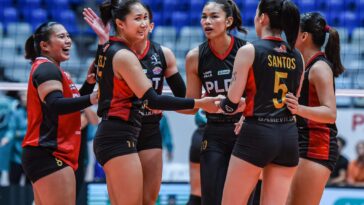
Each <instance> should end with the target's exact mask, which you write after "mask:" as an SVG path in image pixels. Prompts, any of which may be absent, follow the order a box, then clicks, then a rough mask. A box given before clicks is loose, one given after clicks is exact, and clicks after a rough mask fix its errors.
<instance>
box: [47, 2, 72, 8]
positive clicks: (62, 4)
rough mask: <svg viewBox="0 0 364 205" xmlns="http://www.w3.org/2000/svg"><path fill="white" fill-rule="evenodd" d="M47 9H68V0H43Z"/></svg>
mask: <svg viewBox="0 0 364 205" xmlns="http://www.w3.org/2000/svg"><path fill="white" fill-rule="evenodd" d="M44 1H45V5H46V7H47V9H48V10H64V9H69V5H70V2H69V0H44Z"/></svg>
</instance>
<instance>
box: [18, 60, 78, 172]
mask: <svg viewBox="0 0 364 205" xmlns="http://www.w3.org/2000/svg"><path fill="white" fill-rule="evenodd" d="M42 63H52V62H51V61H50V60H48V59H47V58H44V57H39V58H37V59H36V60H35V61H34V62H33V65H32V68H31V71H30V77H29V83H28V94H27V110H28V127H27V133H26V135H25V137H24V140H23V147H26V146H35V147H37V146H39V147H44V148H47V149H49V150H50V151H51V152H52V154H53V155H54V156H55V157H57V158H59V159H60V160H62V161H64V162H65V163H66V164H68V165H69V166H70V167H72V168H73V169H74V170H76V169H77V167H78V162H77V161H78V154H79V150H80V140H81V115H80V112H73V113H70V114H65V115H57V114H54V113H52V112H51V111H49V109H48V108H47V107H46V105H45V103H43V102H41V100H40V98H39V95H38V91H37V88H36V87H35V84H34V81H33V73H34V72H35V71H36V70H37V68H38V67H39V65H41V64H42ZM58 68H59V70H60V72H61V74H62V88H63V96H64V97H65V98H74V97H79V96H80V94H79V92H78V90H77V88H76V86H75V84H74V83H73V82H72V80H71V78H70V76H69V75H68V74H67V73H66V72H64V71H63V70H62V69H61V68H60V67H58Z"/></svg>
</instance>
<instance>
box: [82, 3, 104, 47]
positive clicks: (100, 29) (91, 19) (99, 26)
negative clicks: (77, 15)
mask: <svg viewBox="0 0 364 205" xmlns="http://www.w3.org/2000/svg"><path fill="white" fill-rule="evenodd" d="M82 14H83V19H84V20H85V21H86V23H87V24H88V25H89V26H90V27H91V28H92V30H93V31H95V33H96V35H97V36H98V37H99V44H104V43H106V42H107V41H108V40H109V34H110V24H109V23H108V24H107V25H105V24H104V22H102V20H101V18H100V17H99V16H98V15H97V14H96V13H95V12H94V11H93V10H92V9H91V8H84V9H83V12H82Z"/></svg>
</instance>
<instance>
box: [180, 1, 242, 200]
mask: <svg viewBox="0 0 364 205" xmlns="http://www.w3.org/2000/svg"><path fill="white" fill-rule="evenodd" d="M201 27H202V29H203V31H204V34H205V36H206V38H207V40H206V41H205V42H203V43H201V44H200V45H199V46H198V47H196V48H193V49H192V50H190V51H189V52H188V54H187V56H186V74H187V94H186V96H187V97H193V98H200V97H201V94H202V88H204V90H205V91H206V92H205V95H206V96H218V95H222V96H225V95H226V94H227V91H228V87H229V85H230V80H231V76H232V70H233V64H234V60H235V56H236V53H237V51H238V49H239V48H240V47H242V46H244V45H245V44H246V41H245V40H242V39H240V38H237V37H236V36H234V35H232V34H231V31H234V30H235V29H236V30H237V31H239V32H241V33H246V30H245V28H243V26H242V18H241V15H240V11H239V8H238V7H237V5H236V3H235V2H234V1H233V0H209V1H207V2H206V4H205V5H204V7H203V10H202V13H201ZM240 97H241V96H240ZM195 112H197V109H195V110H191V111H190V112H189V114H191V113H195ZM241 116H242V112H241V111H240V112H237V113H235V114H234V115H224V114H221V113H211V112H207V113H206V118H207V125H206V128H205V132H204V135H203V140H202V146H201V153H200V164H197V165H196V166H194V168H196V169H200V173H201V176H200V177H201V193H199V192H196V193H195V194H198V195H201V198H199V197H194V196H192V197H191V201H190V204H194V205H197V204H201V203H202V204H209V205H219V204H221V199H222V193H223V189H224V183H225V177H226V173H227V168H228V165H229V159H230V155H231V151H232V150H233V147H234V144H235V141H236V139H237V135H236V134H235V133H234V127H235V123H237V122H238V121H239V119H240V117H241ZM212 179H213V180H212Z"/></svg>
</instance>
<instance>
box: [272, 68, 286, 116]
mask: <svg viewBox="0 0 364 205" xmlns="http://www.w3.org/2000/svg"><path fill="white" fill-rule="evenodd" d="M287 77H288V73H284V72H278V71H276V72H275V78H274V94H276V95H279V91H281V97H280V98H273V104H274V107H275V108H277V109H280V108H282V107H283V106H284V102H285V100H286V94H287V92H288V88H287V86H286V84H284V83H281V79H286V78H287Z"/></svg>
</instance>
